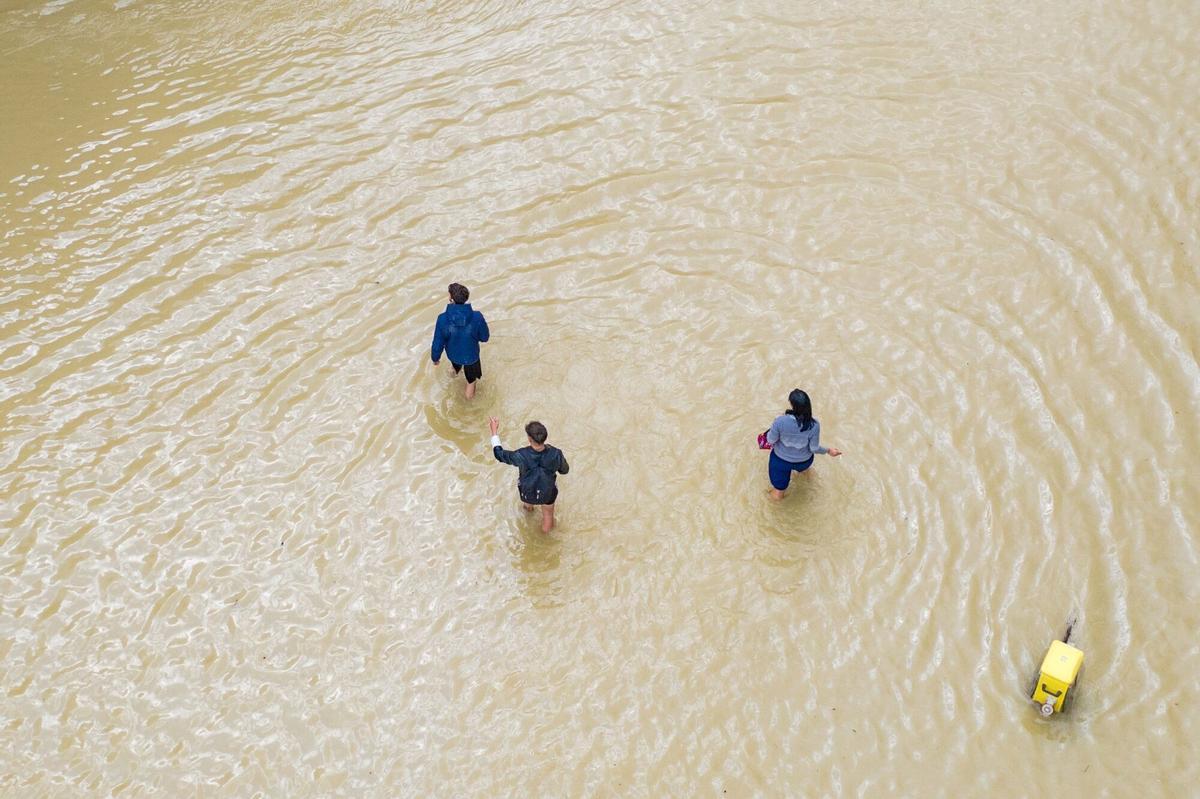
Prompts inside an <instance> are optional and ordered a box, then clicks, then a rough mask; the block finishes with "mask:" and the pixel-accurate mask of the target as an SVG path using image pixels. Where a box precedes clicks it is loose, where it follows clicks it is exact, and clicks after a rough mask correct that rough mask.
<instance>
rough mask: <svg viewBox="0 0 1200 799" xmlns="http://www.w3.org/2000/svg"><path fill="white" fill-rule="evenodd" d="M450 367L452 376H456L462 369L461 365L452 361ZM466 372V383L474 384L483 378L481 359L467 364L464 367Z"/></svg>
mask: <svg viewBox="0 0 1200 799" xmlns="http://www.w3.org/2000/svg"><path fill="white" fill-rule="evenodd" d="M450 365H451V366H453V367H454V374H458V373H459V372H461V371H462V370H463V368H464V367H463V365H462V364H461V363H455V362H454V361H451V362H450ZM466 370H467V382H468V383H474V382H475V381H476V380H478V379H479V378H481V377H483V359H482V358H481V359H479V360H478V361H476V362H475V363H472V364H468V365H467V366H466Z"/></svg>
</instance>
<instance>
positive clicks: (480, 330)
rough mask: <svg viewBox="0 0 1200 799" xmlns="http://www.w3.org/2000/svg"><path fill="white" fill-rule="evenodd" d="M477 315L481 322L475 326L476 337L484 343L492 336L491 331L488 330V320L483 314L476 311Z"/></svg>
mask: <svg viewBox="0 0 1200 799" xmlns="http://www.w3.org/2000/svg"><path fill="white" fill-rule="evenodd" d="M475 316H476V317H477V318H478V320H479V324H478V325H476V326H475V339H476V340H477V341H479V343H481V344H482V343H483V342H485V341H487V340H488V338H489V337H491V332H490V331H489V330H488V326H487V320H486V319H484V318H483V314H481V313H480V312H479V311H476V312H475Z"/></svg>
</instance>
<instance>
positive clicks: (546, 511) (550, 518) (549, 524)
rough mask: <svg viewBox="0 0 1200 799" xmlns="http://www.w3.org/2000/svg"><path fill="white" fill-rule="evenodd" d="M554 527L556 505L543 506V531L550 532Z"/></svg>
mask: <svg viewBox="0 0 1200 799" xmlns="http://www.w3.org/2000/svg"><path fill="white" fill-rule="evenodd" d="M553 529H554V506H553V505H543V506H542V532H543V533H548V532H550V531H551V530H553Z"/></svg>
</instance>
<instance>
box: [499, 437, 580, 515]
mask: <svg viewBox="0 0 1200 799" xmlns="http://www.w3.org/2000/svg"><path fill="white" fill-rule="evenodd" d="M492 454H493V455H495V456H496V460H498V461H500V462H501V463H507V464H508V465H509V466H516V467H517V469H519V470H520V471H519V472H518V475H517V492H518V493H519V494H520V495H521V499H522V500H523V501H525V502H528V503H530V504H531V505H553V504H554V499H555V498H556V497H557V496H558V485H557V484H556V480H557V478H558V475H560V474H566V473H567V472H568V471H570V470H571V467H570V466H569V465H567V459H566V458H565V457H563V454H562V450H561V449H559V448H558V447H552V446H550V445H549V444H547V445H546V448H545V449H543V450H542V451H541V452H538V451H537V450H535V449H534V448H533V447H521V448H520V449H518V450H515V451H512V450H507V449H505V448H504V447H492Z"/></svg>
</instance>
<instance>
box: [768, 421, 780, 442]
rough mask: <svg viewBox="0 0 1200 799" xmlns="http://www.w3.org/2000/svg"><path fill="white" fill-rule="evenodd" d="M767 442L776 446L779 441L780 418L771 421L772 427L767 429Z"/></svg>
mask: <svg viewBox="0 0 1200 799" xmlns="http://www.w3.org/2000/svg"><path fill="white" fill-rule="evenodd" d="M767 443H768V444H770V445H771V446H775V445H776V444H778V443H779V420H778V419H776V420H775V421H773V422H771V427H770V429H769V430H767Z"/></svg>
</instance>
